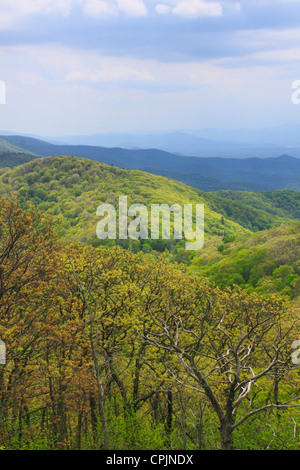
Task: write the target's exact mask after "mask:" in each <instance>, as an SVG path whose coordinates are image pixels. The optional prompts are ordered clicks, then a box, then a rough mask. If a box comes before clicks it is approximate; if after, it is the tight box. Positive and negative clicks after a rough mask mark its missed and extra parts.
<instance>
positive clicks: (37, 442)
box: [0, 156, 300, 450]
mask: <svg viewBox="0 0 300 470" xmlns="http://www.w3.org/2000/svg"><path fill="white" fill-rule="evenodd" d="M0 192H1V193H2V198H1V205H0V207H1V210H0V228H1V230H0V243H1V251H0V253H1V259H0V281H1V282H0V299H1V303H0V337H1V339H3V340H4V341H5V343H6V346H7V364H6V366H5V367H2V368H1V366H0V448H1V449H33V450H38V449H52V450H53V449H103V448H108V447H109V448H110V449H132V450H140V449H151V450H152V449H153V450H154V449H187V450H188V449H190V450H194V449H216V448H219V447H220V445H221V447H222V446H223V447H222V448H229V447H231V448H233V449H252V450H255V449H274V450H279V449H285V450H286V449H299V437H300V436H299V429H300V428H299V426H300V418H299V412H298V409H297V408H288V407H285V405H282V406H283V407H282V408H277V409H276V408H274V406H279V405H280V404H282V403H293V405H294V404H295V403H297V399H296V398H297V395H298V394H299V384H300V382H299V371H298V370H297V367H294V366H293V364H292V363H291V358H290V354H291V344H292V342H293V341H294V340H296V339H299V330H298V327H297V325H296V324H295V323H294V322H295V320H297V319H298V318H299V312H300V309H299V305H300V262H299V259H300V222H297V221H291V219H292V218H297V209H296V204H297V200H298V194H297V193H295V192H291V200H292V201H294V203H295V206H294V209H293V207H292V206H290V205H289V203H288V196H287V197H286V195H288V194H289V193H288V192H285V191H284V192H276V193H274V194H273V193H269V194H268V195H264V194H261V195H258V196H257V200H256V199H255V197H254V195H251V194H248V195H247V194H245V198H244V200H242V197H241V198H240V199H239V200H238V201H231V200H230V199H226V198H222V197H220V195H216V194H205V193H203V192H201V191H199V190H196V189H193V188H190V187H188V186H185V185H184V184H182V183H178V182H175V181H172V180H169V179H166V178H163V177H160V176H154V175H150V174H147V173H142V172H140V171H137V170H122V169H120V168H115V167H111V166H108V165H104V164H101V163H97V162H93V161H90V160H86V159H80V158H75V157H72V156H61V157H49V158H44V159H34V160H33V161H30V162H28V163H26V164H23V165H21V166H17V167H16V168H13V169H11V170H9V171H4V173H3V174H2V175H1V176H0ZM15 194H17V195H16V196H13V197H12V198H11V196H12V195H15ZM120 195H128V196H129V204H133V203H142V204H145V205H147V206H148V207H149V205H150V204H151V203H168V204H174V203H179V204H184V203H194V204H196V203H204V204H205V229H206V239H205V246H204V248H203V249H202V250H200V251H199V252H194V253H192V254H190V253H188V252H187V251H186V250H185V249H184V246H183V241H180V242H178V243H177V244H175V243H174V242H172V241H171V242H169V241H165V240H145V241H144V242H143V243H141V242H140V241H138V240H135V241H133V240H131V241H126V243H123V246H122V247H118V246H115V242H114V241H111V242H108V243H106V244H105V246H100V243H99V241H98V240H97V239H96V237H95V228H96V224H97V218H96V208H97V206H98V205H99V204H101V203H102V202H108V203H111V204H113V205H115V206H117V203H118V197H119V196H120ZM272 205H274V207H275V209H274V213H273V212H272V211H271V206H272ZM57 220H60V224H59V225H57V223H56V221H57ZM71 242H75V243H71ZM123 248H126V249H123ZM127 248H129V249H127ZM176 261H177V262H176ZM272 357H273V360H274V363H273V362H272ZM270 361H271V364H272V366H270V367H269V362H270ZM253 377H254V379H253ZM295 397H296V398H295ZM290 400H295V401H292V402H290ZM273 405H274V406H273ZM280 406H281V405H280ZM261 408H263V409H264V411H263V412H261V411H260V412H257V413H256V411H257V410H260V409H261ZM233 410H234V412H233ZM230 413H232V415H230ZM251 413H255V414H254V415H253V416H252V414H251ZM229 415H230V416H229ZM228 416H229V418H230V419H228ZM245 416H246V418H247V419H245V420H243V419H244V418H245ZM226 419H227V425H228V424H229V425H230V426H231V425H232V426H235V425H237V426H236V427H234V428H232V429H231V431H232V432H231V434H230V442H229V441H228V439H227V438H228V435H227V434H226V432H227V430H226V426H224V422H225V421H226ZM225 431H226V432H225Z"/></svg>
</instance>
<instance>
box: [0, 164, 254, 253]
mask: <svg viewBox="0 0 300 470" xmlns="http://www.w3.org/2000/svg"><path fill="white" fill-rule="evenodd" d="M11 191H15V192H17V193H18V194H19V195H20V196H21V198H22V200H23V201H25V200H27V199H29V200H31V201H32V202H33V203H34V204H35V206H36V207H37V208H38V209H40V210H43V211H45V212H47V213H51V214H52V215H54V216H56V217H59V218H60V219H61V228H60V233H61V234H62V236H63V237H64V238H65V239H66V240H67V241H76V240H80V241H82V242H85V243H89V244H93V245H99V244H100V240H99V239H97V238H96V225H97V222H98V219H97V217H96V209H97V207H98V206H99V205H100V204H102V203H104V202H106V203H110V204H113V205H114V207H116V208H117V207H118V198H119V196H122V195H127V196H128V205H131V204H135V203H140V204H145V205H146V206H147V207H148V208H150V205H151V204H154V203H158V204H162V203H165V204H170V205H172V204H175V203H178V204H181V205H183V204H193V205H194V208H195V204H197V203H198V204H203V203H204V204H205V231H206V234H207V235H208V236H211V235H222V234H224V232H225V231H226V233H229V234H233V233H244V232H246V231H247V229H245V228H243V227H242V226H240V225H239V224H238V223H236V222H235V221H234V219H233V220H230V219H229V218H228V219H227V218H226V219H225V220H223V221H222V216H221V215H220V214H218V213H217V212H215V211H214V210H213V209H211V208H210V204H209V203H207V201H206V199H205V193H202V192H200V191H198V190H196V189H194V188H191V187H188V186H186V185H184V184H183V183H179V182H176V181H173V180H169V179H167V178H163V177H160V176H154V175H150V174H148V173H143V172H141V171H138V170H123V169H120V168H116V167H112V166H108V165H105V164H102V163H98V162H93V161H91V160H88V159H83V158H76V157H72V156H59V157H48V158H43V159H35V160H33V161H31V162H29V163H27V164H25V165H21V166H19V167H16V168H14V169H13V170H11V171H10V172H7V173H5V174H3V175H2V176H1V179H0V192H1V193H5V192H11ZM206 203H207V204H206ZM226 204H227V202H226ZM114 243H115V242H114V241H112V242H111V245H113V244H114ZM129 245H130V247H132V249H133V250H134V251H139V250H143V251H144V252H147V251H149V250H151V249H154V250H156V251H159V252H162V251H164V250H165V249H167V250H172V247H173V248H174V243H172V242H170V241H169V240H161V239H160V240H146V241H145V242H144V243H141V241H140V240H135V241H133V242H131V241H130V242H129V241H127V240H126V241H124V243H123V244H122V246H124V247H125V248H128V246H129ZM174 250H175V251H176V256H178V259H179V260H180V259H181V258H182V256H186V255H187V254H186V253H184V252H185V250H184V248H183V241H181V242H180V241H179V242H178V244H177V246H176V249H175V248H174Z"/></svg>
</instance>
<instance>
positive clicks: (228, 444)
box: [219, 419, 233, 450]
mask: <svg viewBox="0 0 300 470" xmlns="http://www.w3.org/2000/svg"><path fill="white" fill-rule="evenodd" d="M219 429H220V434H221V450H230V449H231V448H232V431H233V429H232V424H231V422H230V421H228V420H227V419H224V420H223V421H222V422H221V425H220V428H219Z"/></svg>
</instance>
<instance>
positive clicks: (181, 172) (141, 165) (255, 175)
mask: <svg viewBox="0 0 300 470" xmlns="http://www.w3.org/2000/svg"><path fill="white" fill-rule="evenodd" d="M0 139H2V140H6V141H7V142H8V143H10V144H11V145H14V146H16V147H18V148H20V149H22V150H23V152H31V153H34V154H36V155H39V156H41V157H46V156H55V155H73V156H76V157H84V158H89V159H92V160H95V161H99V162H102V163H106V164H109V165H111V164H112V165H115V166H117V167H120V168H125V169H139V170H144V171H147V172H149V173H154V174H158V175H161V176H167V177H169V178H172V179H175V180H178V181H181V182H183V183H186V184H188V185H190V186H194V187H195V188H199V189H202V190H204V191H214V190H224V189H234V190H247V191H250V190H252V191H258V190H276V189H293V190H300V159H297V158H294V157H291V156H289V155H282V156H279V157H275V158H267V159H263V158H246V159H236V158H220V157H218V158H213V157H210V158H200V157H183V156H179V155H175V154H172V153H169V152H165V151H163V150H158V149H135V150H129V149H122V148H105V147H97V146H89V145H56V144H51V143H49V142H46V141H43V140H39V139H34V138H30V137H24V136H0Z"/></svg>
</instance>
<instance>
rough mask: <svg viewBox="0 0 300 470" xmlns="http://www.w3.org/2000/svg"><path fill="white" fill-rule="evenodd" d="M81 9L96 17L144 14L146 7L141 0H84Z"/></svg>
mask: <svg viewBox="0 0 300 470" xmlns="http://www.w3.org/2000/svg"><path fill="white" fill-rule="evenodd" d="M83 11H84V12H85V13H86V14H87V15H89V16H94V17H97V18H100V17H105V16H118V15H119V14H120V13H124V14H125V15H127V16H145V15H147V8H146V5H145V3H144V2H143V1H142V0H84V3H83Z"/></svg>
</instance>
